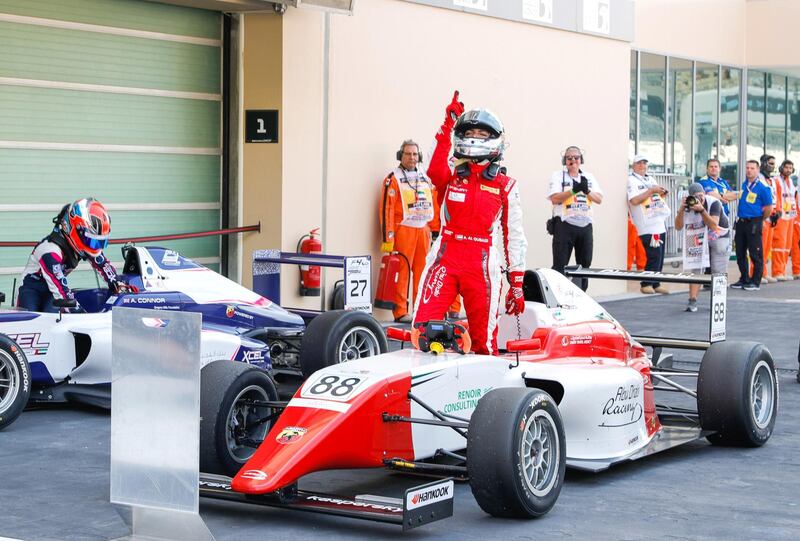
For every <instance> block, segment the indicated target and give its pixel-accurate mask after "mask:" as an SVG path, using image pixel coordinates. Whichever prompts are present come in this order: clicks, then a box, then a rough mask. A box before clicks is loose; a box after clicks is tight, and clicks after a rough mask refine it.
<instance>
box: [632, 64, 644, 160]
mask: <svg viewBox="0 0 800 541" xmlns="http://www.w3.org/2000/svg"><path fill="white" fill-rule="evenodd" d="M641 108H642V52H641V51H636V134H635V135H634V137H635V143H634V145H633V147H634V154H638V153H639V124H640V122H641V119H640V116H641Z"/></svg>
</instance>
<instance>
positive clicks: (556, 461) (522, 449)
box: [467, 388, 567, 518]
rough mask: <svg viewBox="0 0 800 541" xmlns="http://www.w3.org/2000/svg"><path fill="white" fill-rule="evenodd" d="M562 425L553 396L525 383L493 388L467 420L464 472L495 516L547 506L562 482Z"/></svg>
mask: <svg viewBox="0 0 800 541" xmlns="http://www.w3.org/2000/svg"><path fill="white" fill-rule="evenodd" d="M566 464H567V455H566V447H565V438H564V425H563V422H562V421H561V414H560V413H559V411H558V406H556V402H555V400H553V399H552V397H551V396H550V395H549V394H547V393H546V392H544V391H541V390H539V389H528V388H505V389H495V390H493V391H490V392H489V393H488V394H486V395H485V396H484V397H483V398H481V400H480V401H479V402H478V406H477V407H476V408H475V413H473V414H472V417H471V419H470V422H469V433H468V438H467V472H468V473H469V484H470V488H472V494H473V495H474V496H475V499H476V500H477V502H478V505H480V507H481V509H483V510H484V511H486V512H487V513H489V514H490V515H492V516H495V517H512V518H535V517H540V516H542V515H544V514H545V513H547V512H548V511H550V509H551V508H552V507H553V505H555V503H556V500H557V499H558V495H559V493H560V492H561V487H562V485H563V484H564V473H565V471H566Z"/></svg>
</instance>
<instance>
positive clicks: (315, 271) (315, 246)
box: [296, 228, 322, 297]
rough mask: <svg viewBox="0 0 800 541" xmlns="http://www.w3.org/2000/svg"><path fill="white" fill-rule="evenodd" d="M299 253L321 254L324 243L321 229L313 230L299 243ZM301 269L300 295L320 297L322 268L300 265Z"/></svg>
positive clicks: (301, 238)
mask: <svg viewBox="0 0 800 541" xmlns="http://www.w3.org/2000/svg"><path fill="white" fill-rule="evenodd" d="M296 250H297V252H298V253H301V254H321V253H322V241H321V240H320V238H319V228H316V229H312V230H311V231H310V232H309V233H308V234H307V235H303V236H302V237H300V240H298V241H297V248H296ZM299 267H300V294H301V295H303V296H304V297H319V295H320V268H319V267H318V266H317V265H299Z"/></svg>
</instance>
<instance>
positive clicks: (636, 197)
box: [628, 154, 670, 294]
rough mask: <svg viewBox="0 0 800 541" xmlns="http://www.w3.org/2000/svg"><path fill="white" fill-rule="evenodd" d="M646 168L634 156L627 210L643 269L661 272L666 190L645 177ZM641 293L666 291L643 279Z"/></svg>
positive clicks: (667, 210)
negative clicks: (639, 241)
mask: <svg viewBox="0 0 800 541" xmlns="http://www.w3.org/2000/svg"><path fill="white" fill-rule="evenodd" d="M647 165H648V160H647V158H646V157H645V156H643V155H641V154H637V155H636V156H634V158H633V166H632V167H631V168H632V169H633V171H632V172H631V174H630V176H628V209H629V210H630V213H631V220H633V225H635V226H636V230H637V231H638V232H639V238H640V239H642V244H643V245H644V249H645V252H646V253H647V263H646V264H645V267H644V270H646V271H653V272H661V268H662V267H663V265H664V240H665V236H666V233H667V225H666V220H667V219H669V215H670V211H669V207H668V206H667V201H666V195H667V190H666V188H664V187H663V186H659V184H658V182H656V181H655V179H653V178H652V177H651V176H649V175H648V174H647ZM641 292H642V293H645V294H653V293H669V290H667V288H665V287H664V286H662V285H661V282H659V281H657V280H644V281H642V282H641Z"/></svg>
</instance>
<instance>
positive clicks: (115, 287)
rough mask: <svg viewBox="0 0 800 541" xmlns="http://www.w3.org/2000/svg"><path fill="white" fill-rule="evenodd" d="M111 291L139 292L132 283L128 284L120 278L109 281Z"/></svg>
mask: <svg viewBox="0 0 800 541" xmlns="http://www.w3.org/2000/svg"><path fill="white" fill-rule="evenodd" d="M111 291H113V292H114V293H117V294H122V293H139V288H138V287H136V286H135V285H133V284H128V283H126V282H122V281H120V280H114V281H113V282H112V283H111Z"/></svg>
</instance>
